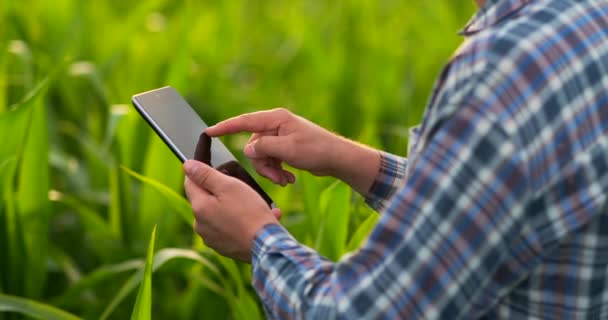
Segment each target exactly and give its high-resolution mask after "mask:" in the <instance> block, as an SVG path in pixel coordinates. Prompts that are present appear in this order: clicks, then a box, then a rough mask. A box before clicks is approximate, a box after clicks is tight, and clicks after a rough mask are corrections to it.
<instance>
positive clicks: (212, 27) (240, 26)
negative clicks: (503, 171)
mask: <svg viewBox="0 0 608 320" xmlns="http://www.w3.org/2000/svg"><path fill="white" fill-rule="evenodd" d="M473 13H474V6H473V3H472V1H470V0H458V1H447V0H441V1H440V0H429V1H396V0H376V1H372V0H343V1H320V0H293V1H285V0H281V1H279V0H269V1H258V0H252V1H241V0H226V1H211V0H203V1H194V0H184V1H166V0H146V1H118V0H107V1H94V0H93V1H81V0H54V1H42V0H39V1H36V0H22V1H18V0H2V1H1V2H0V320H10V319H23V318H28V319H31V318H40V319H79V318H83V319H126V318H129V317H131V318H132V319H150V318H154V319H226V318H228V319H263V318H264V314H263V310H262V308H261V305H260V303H259V302H258V300H257V296H256V294H255V292H254V291H253V289H252V287H251V285H250V282H251V271H250V266H249V265H247V264H242V263H237V262H235V261H233V260H230V259H227V258H224V257H222V256H220V255H218V254H216V253H215V252H214V251H213V250H212V249H210V248H208V247H206V246H205V244H204V243H203V241H202V240H201V239H200V238H199V237H198V236H197V235H196V234H195V233H194V232H193V230H192V221H193V218H192V211H191V208H190V205H189V203H188V202H187V200H186V198H185V197H184V194H183V179H184V177H183V172H182V167H181V163H180V162H179V160H178V159H177V158H176V157H175V156H174V155H173V154H172V153H171V151H170V150H169V149H168V148H167V147H166V146H165V145H164V144H163V142H162V141H161V140H160V139H159V138H158V137H157V136H156V135H155V134H154V132H153V131H152V129H151V128H150V127H149V126H148V125H147V124H146V123H145V121H144V120H143V119H142V118H141V117H140V116H139V115H138V114H137V112H136V111H135V110H134V108H133V107H132V106H131V105H130V99H131V96H132V95H133V94H135V93H138V92H142V91H146V90H150V89H153V88H158V87H161V86H166V85H171V86H173V87H175V88H176V89H177V90H178V91H180V92H181V93H182V94H183V95H184V96H185V97H186V99H187V100H188V101H189V103H190V104H191V105H192V106H193V107H194V108H195V109H196V110H197V112H198V113H199V114H200V115H201V117H202V118H203V119H205V121H206V122H207V123H210V124H213V123H216V122H218V121H220V120H223V119H225V118H228V117H231V116H235V115H238V114H241V113H245V112H252V111H258V110H263V109H269V108H274V107H278V106H282V107H286V108H288V109H290V110H291V111H293V112H294V113H297V114H299V115H301V116H303V117H305V118H307V119H310V120H311V121H313V122H315V123H317V124H320V125H322V126H324V127H326V128H328V129H330V130H332V131H334V132H336V133H338V134H341V135H344V136H346V137H349V138H352V139H354V140H358V141H361V142H363V143H366V144H369V145H371V146H374V147H377V148H381V149H383V150H387V151H389V152H393V153H397V154H401V155H404V153H405V151H406V145H407V138H408V137H407V132H408V128H409V127H411V126H413V125H415V124H416V123H417V122H419V121H420V118H421V116H422V112H423V110H424V106H425V103H426V100H427V98H428V96H429V94H430V92H431V89H432V85H433V81H434V79H435V78H436V77H437V76H438V74H439V72H440V70H441V67H442V66H443V64H444V63H445V62H446V61H447V59H449V57H450V55H451V54H452V52H453V51H454V49H455V48H456V47H457V46H458V44H459V43H460V42H461V41H462V38H460V37H459V36H458V35H457V32H458V30H459V29H460V28H461V27H462V26H464V24H465V23H466V21H467V20H468V19H469V18H470V17H471V15H472V14H473ZM247 139H248V136H246V135H235V136H231V137H225V138H223V141H224V142H225V143H226V145H227V146H229V148H231V149H232V151H233V153H234V154H235V155H236V156H237V157H239V158H240V159H241V160H243V163H244V164H245V166H247V167H248V169H249V170H250V172H253V171H252V170H251V166H249V164H248V162H247V160H245V159H244V158H243V154H242V151H241V149H242V147H243V145H244V143H245V142H246V140H247ZM296 173H297V183H296V184H295V185H292V186H289V187H285V188H282V187H280V186H275V185H272V184H271V183H269V182H268V181H265V180H263V179H262V178H260V177H259V176H257V175H255V176H256V179H257V180H258V182H260V183H261V184H262V186H263V187H264V189H265V190H266V192H267V193H268V194H269V195H271V197H272V198H273V199H274V200H275V202H276V203H277V204H278V206H279V207H280V208H281V209H282V211H283V218H282V220H281V223H282V224H283V225H284V226H285V227H286V228H287V229H288V230H289V231H290V232H291V233H292V234H293V235H294V236H295V237H296V238H297V239H298V240H299V241H301V242H302V243H304V244H306V245H308V246H310V247H312V248H315V249H316V250H318V251H319V252H321V253H322V254H323V255H325V256H327V257H328V258H330V259H332V260H334V261H337V260H338V259H339V258H340V257H341V256H342V255H343V254H344V253H346V252H349V251H354V250H356V249H357V247H358V245H359V244H360V243H361V242H362V241H363V240H364V239H365V237H366V236H367V234H368V233H369V231H370V230H371V229H372V228H373V226H374V223H375V222H376V220H377V218H378V214H377V213H375V212H373V211H372V210H371V209H369V208H368V207H366V205H365V204H364V202H363V199H362V198H361V196H359V195H358V194H355V193H354V192H352V191H351V190H350V188H348V187H347V186H346V185H345V184H343V183H340V182H336V181H335V180H334V179H331V178H319V177H315V176H312V175H310V174H308V173H306V172H301V171H296ZM155 226H156V227H155ZM153 230H154V232H153Z"/></svg>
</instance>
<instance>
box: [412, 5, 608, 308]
mask: <svg viewBox="0 0 608 320" xmlns="http://www.w3.org/2000/svg"><path fill="white" fill-rule="evenodd" d="M495 2H498V3H497V4H491V6H489V8H490V9H486V11H488V10H492V12H486V13H485V16H484V17H483V18H480V19H477V20H476V22H474V23H473V24H471V25H469V26H467V28H465V30H464V31H463V32H464V34H465V35H467V37H468V38H467V41H466V42H465V44H463V46H462V48H461V50H459V52H458V53H457V56H456V57H455V58H454V60H453V62H452V63H451V65H450V66H449V68H447V69H446V71H445V73H444V75H443V82H442V83H441V84H439V87H438V90H437V92H438V94H437V95H436V96H435V97H434V98H433V101H432V103H431V106H430V107H429V109H428V111H427V115H426V120H425V121H426V123H425V124H423V128H424V127H425V126H426V127H427V132H431V130H428V128H429V127H434V126H438V125H439V124H440V123H441V122H442V121H443V119H447V118H449V117H450V116H452V115H453V114H454V113H455V112H462V110H461V108H470V109H471V110H470V111H469V112H471V113H474V114H483V115H484V117H488V118H492V120H493V121H495V123H499V124H500V126H501V129H502V130H504V132H505V135H506V136H508V137H511V138H513V139H515V140H516V145H517V147H518V148H521V150H517V153H518V154H519V156H520V157H521V158H522V159H521V163H523V164H525V168H524V169H525V172H526V175H527V177H528V178H529V179H528V180H527V183H528V184H529V186H528V187H529V190H531V191H530V192H529V194H528V195H527V196H526V197H527V201H526V205H525V208H523V211H522V214H523V215H524V216H525V219H526V220H527V221H528V223H526V224H522V225H521V228H523V229H527V230H522V237H521V242H520V243H517V244H515V245H512V246H510V247H511V248H510V250H514V251H516V254H515V255H514V257H520V258H518V259H514V260H513V261H511V262H509V263H508V264H506V265H501V266H500V268H501V270H498V272H496V273H495V274H494V279H493V281H494V282H495V285H496V287H497V288H498V287H500V284H501V283H511V284H512V285H510V286H508V287H504V288H502V289H501V290H499V293H498V295H499V296H495V297H488V299H487V302H488V303H489V304H493V300H494V301H497V303H496V305H495V307H493V308H491V309H490V310H489V312H488V313H487V314H486V316H487V317H488V318H504V317H509V318H526V317H538V318H555V319H567V318H573V317H576V318H608V215H606V213H608V208H606V203H607V201H606V196H607V195H608V3H607V2H606V1H572V0H548V1H546V0H541V1H495ZM471 77H473V78H475V77H478V78H479V79H480V81H472V80H471ZM466 86H470V88H466ZM458 95H460V97H459V99H463V98H462V95H465V96H466V95H468V97H467V98H464V100H466V101H467V103H466V105H462V104H454V103H450V101H451V100H453V99H454V96H458ZM459 109H460V110H459ZM422 134H423V136H424V131H423V133H422ZM427 134H429V133H427ZM430 134H432V133H430ZM424 139H425V138H424V137H423V140H424ZM427 139H428V137H427ZM420 143H421V144H424V141H422V142H420ZM496 151H497V152H499V150H496ZM498 178H500V177H498ZM503 179H504V178H503Z"/></svg>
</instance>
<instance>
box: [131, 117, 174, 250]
mask: <svg viewBox="0 0 608 320" xmlns="http://www.w3.org/2000/svg"><path fill="white" fill-rule="evenodd" d="M149 131H150V134H153V137H152V138H151V140H150V144H149V145H148V150H147V151H146V158H145V159H144V166H143V170H142V174H143V175H144V176H146V177H149V178H151V179H154V180H156V181H158V182H160V183H162V184H163V185H165V186H167V187H168V188H169V189H172V190H177V189H178V188H182V186H183V184H184V175H183V172H182V169H181V166H180V165H179V161H178V159H177V158H176V157H175V155H173V153H172V152H171V150H170V149H169V148H168V147H167V146H166V145H165V143H164V142H163V141H162V140H161V138H160V137H158V136H157V135H156V134H154V133H152V129H149ZM174 206H175V204H174V203H173V202H172V201H167V199H164V198H163V197H159V196H158V189H157V188H155V187H153V186H151V185H149V184H144V185H142V187H141V192H140V198H139V223H138V226H139V230H140V233H142V232H144V233H145V232H147V231H146V230H149V229H150V228H151V227H152V226H153V225H155V224H158V228H159V230H158V233H159V234H161V235H166V234H175V233H177V231H178V229H177V227H178V219H176V217H175V216H174V215H169V214H167V211H169V210H171V209H172V208H173V207H174ZM158 240H159V245H161V246H168V245H174V244H175V243H174V242H173V241H172V240H174V239H173V238H169V239H166V238H159V239H158Z"/></svg>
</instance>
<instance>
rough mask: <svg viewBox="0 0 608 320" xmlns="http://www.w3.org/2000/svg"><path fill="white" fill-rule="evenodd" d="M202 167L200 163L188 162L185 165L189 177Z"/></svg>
mask: <svg viewBox="0 0 608 320" xmlns="http://www.w3.org/2000/svg"><path fill="white" fill-rule="evenodd" d="M200 167H201V166H200V163H198V161H193V160H188V161H186V162H185V163H184V171H185V172H186V174H187V175H189V176H192V175H194V174H195V173H196V171H197V170H198V169H199V168H200Z"/></svg>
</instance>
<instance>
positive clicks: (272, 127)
mask: <svg viewBox="0 0 608 320" xmlns="http://www.w3.org/2000/svg"><path fill="white" fill-rule="evenodd" d="M205 132H206V133H207V134H208V135H209V136H212V137H217V136H222V135H226V134H232V133H238V132H251V133H253V135H252V136H251V139H250V140H249V142H248V143H247V145H246V146H245V150H244V152H245V156H247V157H248V158H249V159H250V160H251V162H252V164H253V167H254V168H255V170H256V171H257V172H258V173H259V174H260V175H262V176H264V177H266V178H268V179H270V180H271V181H272V182H274V183H277V184H280V185H283V186H284V185H286V184H287V183H293V182H294V181H295V176H294V175H293V174H292V173H291V172H289V171H287V170H284V169H283V167H282V163H283V162H285V163H287V164H288V165H290V166H292V167H295V168H298V169H303V170H307V171H309V172H311V173H312V174H315V175H320V176H324V175H330V176H334V177H336V178H339V179H341V180H343V181H345V182H346V183H348V184H350V185H351V187H353V188H354V189H355V190H357V191H359V192H360V193H363V194H364V193H366V192H367V191H368V190H369V188H370V186H371V184H372V183H373V180H374V178H375V177H376V174H377V173H378V170H379V166H380V155H379V153H378V151H376V150H374V149H371V148H369V147H366V146H363V145H360V144H357V143H354V142H352V141H350V140H348V139H345V138H342V137H340V136H338V135H335V134H333V133H331V132H329V131H327V130H325V129H323V128H321V127H320V126H318V125H316V124H314V123H312V122H310V121H308V120H306V119H304V118H302V117H299V116H297V115H294V114H292V113H291V112H289V111H288V110H286V109H274V110H270V111H261V112H255V113H249V114H243V115H240V116H237V117H234V118H231V119H228V120H225V121H222V122H220V123H218V124H216V125H215V126H212V127H209V128H207V130H205Z"/></svg>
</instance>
